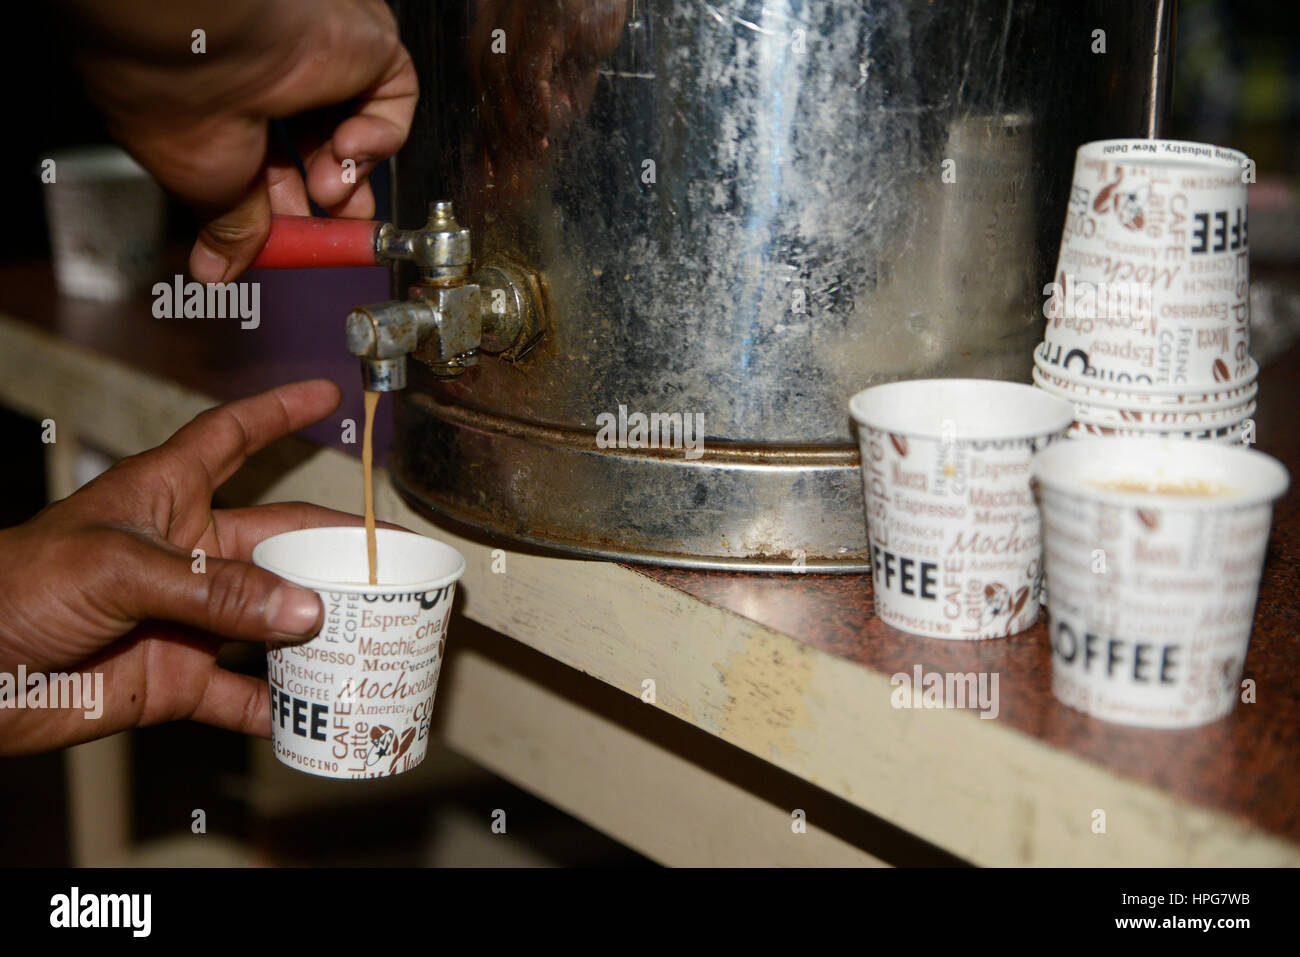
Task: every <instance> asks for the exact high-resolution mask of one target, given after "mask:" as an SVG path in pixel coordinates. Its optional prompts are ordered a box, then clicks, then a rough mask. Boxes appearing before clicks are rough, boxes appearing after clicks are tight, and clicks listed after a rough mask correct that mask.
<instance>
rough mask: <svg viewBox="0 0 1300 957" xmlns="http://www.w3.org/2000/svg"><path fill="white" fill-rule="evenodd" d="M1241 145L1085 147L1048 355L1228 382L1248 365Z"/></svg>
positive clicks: (1091, 366)
mask: <svg viewBox="0 0 1300 957" xmlns="http://www.w3.org/2000/svg"><path fill="white" fill-rule="evenodd" d="M1248 164H1249V161H1248V159H1247V158H1246V156H1245V155H1244V154H1242V153H1239V152H1238V151H1236V150H1231V149H1225V148H1223V147H1216V146H1211V145H1208V144H1203V143H1188V142H1182V141H1176V140H1150V139H1132V140H1103V141H1100V142H1095V143H1085V144H1084V145H1083V146H1081V147H1080V148H1079V150H1078V153H1077V154H1076V160H1075V168H1074V179H1073V183H1072V186H1071V193H1070V199H1069V204H1068V209H1067V214H1066V220H1065V227H1064V229H1063V231H1062V237H1061V247H1060V254H1059V257H1058V260H1057V267H1056V272H1055V274H1054V279H1053V282H1052V283H1051V284H1050V285H1049V286H1048V287H1047V288H1046V289H1045V290H1044V293H1045V295H1047V297H1048V299H1047V302H1046V304H1045V306H1044V313H1045V315H1046V316H1047V318H1048V323H1047V329H1046V333H1045V335H1044V342H1043V349H1042V357H1043V359H1044V361H1045V362H1046V363H1047V364H1048V365H1050V366H1052V367H1055V368H1059V369H1062V370H1066V371H1071V372H1073V373H1074V374H1075V375H1078V376H1080V377H1083V378H1089V379H1093V380H1096V381H1099V382H1111V383H1119V382H1125V381H1132V382H1134V383H1147V384H1153V385H1159V384H1165V385H1179V386H1187V387H1209V388H1220V387H1225V386H1226V385H1234V384H1237V383H1238V382H1239V381H1240V380H1242V379H1243V378H1244V377H1245V376H1246V374H1247V372H1248V370H1249V365H1250V355H1249V352H1250V309H1249V302H1248V300H1249V271H1250V270H1249V249H1248V231H1247V224H1246V173H1247V167H1248Z"/></svg>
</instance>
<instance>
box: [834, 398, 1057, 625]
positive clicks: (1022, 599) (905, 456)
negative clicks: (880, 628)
mask: <svg viewBox="0 0 1300 957" xmlns="http://www.w3.org/2000/svg"><path fill="white" fill-rule="evenodd" d="M850 408H851V411H852V413H853V416H854V418H855V419H856V420H857V423H858V437H859V442H860V444H861V451H862V478H863V489H864V497H865V500H866V507H867V532H868V538H869V541H870V546H871V558H872V576H873V586H874V595H875V610H876V614H877V615H879V616H880V618H881V619H882V620H883V621H884V622H886V623H887V624H889V625H891V626H893V627H895V628H899V629H902V630H904V631H908V632H911V633H913V634H920V635H927V636H929V637H934V638H952V639H982V638H1000V637H1004V636H1006V635H1011V634H1016V633H1017V632H1020V631H1023V630H1025V629H1026V628H1029V627H1030V626H1031V625H1033V624H1034V622H1035V621H1036V620H1037V618H1038V603H1037V602H1036V601H1035V602H1031V601H1030V600H1029V596H1030V595H1031V594H1032V595H1037V594H1038V590H1039V589H1040V588H1041V563H1040V559H1041V555H1042V550H1041V539H1040V531H1039V521H1038V509H1037V506H1036V505H1035V503H1034V497H1033V493H1032V492H1031V491H1030V488H1029V465H1030V461H1031V459H1032V458H1033V456H1034V454H1035V453H1036V452H1037V451H1038V450H1040V449H1043V448H1046V447H1048V446H1049V445H1050V444H1051V443H1052V442H1054V441H1056V440H1058V439H1060V438H1062V437H1063V435H1064V434H1065V431H1066V430H1067V429H1068V428H1069V426H1070V423H1071V421H1072V412H1071V409H1070V406H1069V403H1067V402H1065V401H1063V400H1061V399H1058V398H1055V397H1053V396H1050V395H1047V394H1046V393H1045V392H1043V390H1041V389H1036V388H1034V387H1033V386H1025V385H1019V384H1017V383H1010V382H1001V381H993V380H983V379H933V380H910V381H906V382H896V383H890V384H888V385H883V386H876V387H873V388H871V389H867V390H865V391H863V392H861V393H859V394H858V395H856V396H854V398H853V401H852V403H851V404H850Z"/></svg>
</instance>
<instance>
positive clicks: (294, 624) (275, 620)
mask: <svg viewBox="0 0 1300 957" xmlns="http://www.w3.org/2000/svg"><path fill="white" fill-rule="evenodd" d="M131 565H132V567H131V574H130V575H128V576H124V577H126V578H127V580H128V581H129V582H130V584H129V585H128V586H127V591H128V595H127V596H126V598H125V604H127V605H128V609H127V610H128V611H129V613H130V614H131V616H132V617H133V618H135V619H137V620H144V619H147V618H153V619H159V620H162V621H173V622H178V623H180V624H183V625H189V626H191V627H193V628H201V629H203V630H204V631H208V632H213V633H215V634H218V635H225V636H226V637H229V638H243V639H248V640H253V641H285V640H293V641H298V640H301V639H303V638H310V637H311V636H313V635H315V634H316V632H317V631H318V630H319V628H320V625H321V621H322V618H323V612H324V609H323V608H322V607H321V601H320V596H319V595H317V594H316V593H315V592H314V591H312V590H311V589H308V588H301V587H299V586H297V585H294V584H291V583H289V582H287V581H285V580H284V579H282V578H280V577H279V576H278V575H275V574H273V573H272V572H269V571H267V570H266V569H264V568H258V567H257V566H256V565H251V564H249V563H247V562H239V561H233V560H231V559H227V558H207V559H205V561H204V565H203V571H201V572H196V571H194V566H193V564H192V563H191V560H190V557H189V556H188V555H186V554H184V553H182V552H171V551H168V550H164V549H162V548H159V547H157V546H154V545H150V544H145V543H141V546H140V547H139V548H137V549H135V550H134V554H133V555H132V559H131Z"/></svg>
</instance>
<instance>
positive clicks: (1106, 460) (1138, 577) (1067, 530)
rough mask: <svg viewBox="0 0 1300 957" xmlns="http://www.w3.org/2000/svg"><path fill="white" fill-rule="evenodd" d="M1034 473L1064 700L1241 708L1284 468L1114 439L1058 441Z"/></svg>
mask: <svg viewBox="0 0 1300 957" xmlns="http://www.w3.org/2000/svg"><path fill="white" fill-rule="evenodd" d="M1033 472H1034V476H1035V479H1036V481H1037V492H1038V497H1039V501H1040V503H1041V506H1042V519H1043V553H1044V559H1045V562H1046V570H1047V575H1048V577H1049V578H1050V579H1051V582H1052V589H1051V594H1050V595H1049V597H1048V603H1047V604H1048V612H1049V615H1050V626H1049V627H1050V635H1051V645H1052V691H1053V693H1054V694H1055V695H1056V697H1057V698H1058V699H1059V700H1060V701H1062V702H1064V703H1065V704H1068V705H1070V706H1071V707H1074V708H1077V709H1079V710H1080V711H1085V712H1087V713H1089V714H1091V715H1095V716H1096V717H1099V718H1104V719H1106V720H1108V721H1115V722H1119V723H1121V724H1132V725H1142V726H1146V727H1156V728H1182V727H1191V726H1194V725H1199V724H1205V723H1207V722H1210V721H1214V720H1216V719H1218V718H1221V717H1223V716H1224V715H1226V714H1228V713H1229V712H1230V711H1232V709H1233V707H1234V705H1235V704H1236V702H1237V700H1238V698H1239V697H1240V694H1241V673H1242V666H1243V664H1244V662H1245V659H1246V648H1247V645H1248V644H1249V642H1250V629H1251V622H1252V620H1253V618H1254V612H1255V599H1256V595H1257V593H1258V591H1259V579H1260V574H1261V572H1262V570H1263V565H1264V553H1265V550H1266V548H1267V545H1268V532H1269V525H1270V522H1271V519H1272V510H1273V502H1274V501H1275V500H1276V499H1277V498H1279V497H1280V496H1281V495H1282V494H1283V493H1284V492H1285V491H1286V488H1287V484H1288V481H1289V479H1288V476H1287V471H1286V469H1285V468H1284V467H1283V466H1282V465H1281V464H1280V463H1279V462H1277V461H1276V460H1275V459H1273V458H1271V457H1269V456H1267V455H1264V454H1263V453H1261V452H1256V451H1253V450H1250V449H1243V448H1230V447H1226V446H1222V445H1215V444H1212V443H1206V442H1177V441H1160V442H1153V441H1149V440H1145V439H1140V438H1139V439H1130V438H1108V439H1080V440H1078V441H1075V442H1068V443H1062V444H1060V445H1058V446H1054V447H1053V448H1051V449H1048V450H1046V451H1045V452H1044V453H1043V454H1042V455H1040V456H1038V457H1037V458H1036V459H1035V461H1034V465H1033Z"/></svg>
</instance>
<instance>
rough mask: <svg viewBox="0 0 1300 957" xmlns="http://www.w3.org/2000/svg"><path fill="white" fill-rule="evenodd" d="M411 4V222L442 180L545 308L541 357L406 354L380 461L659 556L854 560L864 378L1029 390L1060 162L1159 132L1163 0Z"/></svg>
mask: <svg viewBox="0 0 1300 957" xmlns="http://www.w3.org/2000/svg"><path fill="white" fill-rule="evenodd" d="M394 7H395V11H396V13H397V16H398V18H399V22H400V24H401V28H402V32H403V36H404V38H405V40H406V43H407V45H408V48H409V49H410V50H411V52H412V55H413V57H414V58H415V61H416V64H417V67H418V69H419V72H420V80H421V100H420V110H419V113H418V115H417V117H416V121H415V125H414V129H413V132H412V136H411V139H410V141H409V142H408V144H407V146H406V147H405V149H404V150H403V152H402V153H401V154H400V156H399V157H398V160H397V163H396V171H395V193H394V195H395V205H394V213H395V219H396V220H397V222H398V223H402V224H410V223H417V222H420V221H422V220H423V219H424V218H425V216H426V215H427V211H428V208H429V205H430V203H431V202H434V201H436V200H443V199H449V200H451V201H452V209H454V212H455V215H456V217H457V219H458V220H459V222H460V224H463V225H464V226H467V227H468V229H469V234H470V236H471V237H472V239H471V247H472V255H473V260H474V264H475V267H476V268H480V269H481V268H483V267H485V266H493V265H498V266H500V267H501V268H503V269H513V270H515V274H527V276H528V277H529V280H528V281H529V282H531V283H533V284H534V287H533V288H534V289H535V290H536V291H537V292H538V297H539V301H540V302H541V303H542V308H541V309H540V310H539V311H540V313H541V315H540V317H539V319H538V322H539V328H540V330H541V334H540V336H539V337H537V338H536V339H535V340H534V341H533V342H531V343H530V344H529V345H530V346H531V348H529V349H526V350H513V351H511V352H509V353H507V354H506V355H504V356H493V355H481V356H475V357H471V358H470V360H469V361H467V363H466V364H464V365H463V366H461V367H458V368H456V369H455V370H453V371H455V372H457V373H459V374H458V375H456V376H454V377H453V376H451V375H450V374H449V373H448V370H447V369H445V368H443V369H432V368H425V367H423V366H421V365H420V364H419V363H416V362H412V363H411V366H412V368H411V370H410V387H409V388H407V389H406V390H405V391H404V392H400V393H395V395H396V397H397V404H396V407H395V408H396V411H395V416H396V425H397V439H396V442H397V445H396V450H395V455H394V458H393V460H392V463H391V464H392V467H393V473H394V476H395V478H396V481H397V482H398V483H399V486H400V487H401V488H402V490H403V491H404V493H405V494H407V495H408V496H410V497H411V498H412V499H414V500H416V501H418V502H420V503H422V504H424V505H426V506H428V507H429V508H431V509H433V510H434V511H436V512H438V513H441V514H443V515H445V516H449V517H451V518H454V519H456V520H458V521H460V522H462V523H464V524H467V525H469V526H473V527H476V528H479V529H483V530H487V531H490V532H493V533H498V534H502V535H505V536H508V537H510V538H513V539H516V540H521V541H524V542H528V543H533V544H537V545H542V546H548V547H553V548H557V549H560V550H563V551H566V552H571V553H579V554H586V555H594V556H604V557H609V558H618V559H627V560H632V561H642V562H653V563H660V564H667V565H682V566H696V567H712V568H729V569H751V570H757V569H762V570H773V571H779V570H787V571H789V570H823V571H865V570H867V568H868V562H867V549H866V528H865V520H864V516H863V506H862V488H861V479H860V476H859V471H858V455H857V448H856V444H855V441H854V438H853V435H852V432H851V426H850V419H849V416H848V411H847V402H848V398H849V396H850V395H852V394H853V393H854V392H856V391H857V390H859V389H861V388H863V387H865V386H867V385H870V384H873V383H878V382H884V381H888V380H892V379H898V378H915V377H922V376H955V375H961V376H984V377H996V378H1005V379H1017V380H1024V381H1027V380H1028V377H1029V371H1030V366H1031V351H1032V349H1033V346H1034V344H1035V343H1036V342H1037V341H1038V339H1039V338H1040V337H1041V332H1042V326H1041V323H1042V321H1043V320H1042V302H1043V297H1042V293H1041V290H1042V287H1043V285H1044V283H1046V282H1048V281H1050V275H1051V271H1052V266H1053V263H1054V261H1055V256H1056V249H1057V244H1058V242H1059V238H1060V229H1061V223H1062V219H1063V216H1064V209H1065V195H1064V193H1065V190H1066V188H1067V187H1068V182H1069V176H1070V169H1071V162H1072V156H1073V152H1074V150H1075V149H1076V147H1077V146H1078V145H1079V144H1080V143H1082V142H1084V141H1087V140H1090V139H1097V138H1100V137H1103V136H1121V135H1141V134H1147V135H1152V134H1154V133H1156V132H1157V127H1158V125H1159V122H1160V119H1161V114H1162V113H1163V101H1164V100H1165V99H1166V96H1167V90H1168V62H1169V49H1168V48H1169V40H1170V33H1171V21H1172V11H1171V9H1170V6H1169V5H1168V4H1166V3H1160V2H1156V3H1152V4H1149V5H1148V4H1134V3H1131V2H1125V0H1113V2H1087V0H1083V2H1080V0H1050V2H1028V0H1019V2H1013V0H969V2H947V0H857V2H844V0H680V2H679V0H442V2H427V0H426V2H416V0H399V2H397V3H395V5H394ZM408 278H409V277H407V276H405V275H401V276H399V277H398V287H399V288H403V287H404V286H405V284H406V282H407V281H408ZM470 362H472V364H470ZM638 415H640V416H643V417H644V418H643V419H638V418H636V417H637V416H638ZM651 421H653V422H654V423H657V425H658V426H659V427H661V432H659V433H655V431H654V429H651V430H650V434H649V437H648V438H647V434H646V432H645V431H644V430H642V431H641V432H638V431H637V429H638V427H639V426H640V425H641V424H642V423H644V422H651ZM691 426H696V427H698V429H699V430H700V431H702V440H701V437H700V435H699V434H698V432H696V433H693V434H688V435H685V436H682V438H683V441H682V442H679V443H673V442H669V441H668V438H669V437H671V436H674V435H676V434H677V432H676V431H675V430H679V429H680V430H682V431H684V429H685V428H687V427H691ZM656 434H658V435H660V436H661V437H663V439H664V441H661V442H658V443H654V442H653V439H654V437H655V435H656ZM687 439H690V440H693V441H692V442H691V443H689V444H688V442H687V441H686V440H687ZM654 444H657V445H658V446H659V447H653V445H654ZM674 445H676V447H665V446H674Z"/></svg>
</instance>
